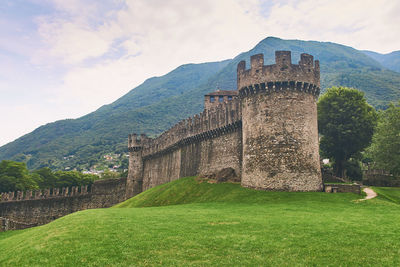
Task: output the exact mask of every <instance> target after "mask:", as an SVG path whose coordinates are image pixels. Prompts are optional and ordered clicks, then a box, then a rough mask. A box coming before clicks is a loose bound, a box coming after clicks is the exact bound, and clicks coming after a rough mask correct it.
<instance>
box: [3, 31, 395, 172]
mask: <svg viewBox="0 0 400 267" xmlns="http://www.w3.org/2000/svg"><path fill="white" fill-rule="evenodd" d="M276 50H290V51H292V62H293V63H294V64H295V63H297V62H298V60H299V55H300V54H301V53H303V52H306V53H309V54H311V55H313V56H314V57H315V59H318V60H320V62H321V87H322V89H323V90H324V89H325V88H328V87H331V86H334V85H335V86H349V87H356V88H358V89H360V90H362V91H364V92H365V94H366V97H367V99H368V102H369V103H370V104H372V105H374V106H375V107H376V108H385V107H386V106H387V104H388V103H389V102H390V101H395V100H397V99H400V88H399V84H400V73H398V72H394V71H391V70H389V69H386V68H385V67H384V66H383V65H382V64H381V63H379V62H378V61H376V60H375V59H373V58H372V57H371V56H368V55H366V54H365V53H364V52H362V51H358V50H356V49H354V48H351V47H347V46H343V45H339V44H335V43H329V42H315V41H299V40H282V39H279V38H274V37H268V38H266V39H264V40H262V41H261V42H260V43H259V44H257V45H256V46H255V47H254V48H253V49H251V50H250V51H248V52H245V53H241V54H240V55H238V56H236V57H235V58H233V59H231V60H225V61H222V62H213V63H204V64H188V65H183V66H180V67H179V68H177V69H175V70H173V71H171V72H170V73H168V74H166V75H164V76H161V77H154V78H151V79H148V80H147V81H145V82H144V83H143V84H142V85H140V86H138V87H136V88H134V89H132V90H131V91H130V92H129V93H128V94H126V95H124V96H122V97H121V98H120V99H118V100H117V101H115V102H114V103H112V104H110V105H106V106H103V107H101V108H100V109H98V110H97V111H95V112H92V113H90V114H88V115H86V116H83V117H81V118H79V119H74V120H72V119H70V120H62V121H57V122H54V123H49V124H47V125H44V126H42V127H39V128H38V129H36V130H35V131H33V132H32V133H29V134H27V135H25V136H23V137H21V138H19V139H17V140H15V141H14V142H11V143H9V144H7V145H4V146H2V147H1V148H0V160H2V159H13V160H18V161H25V162H27V165H28V167H29V168H31V169H36V168H40V167H47V166H48V167H51V168H55V169H65V168H71V169H73V168H77V169H78V170H81V169H88V168H90V167H92V166H94V165H96V164H97V163H98V162H99V161H100V159H101V157H102V156H103V155H104V154H105V153H111V152H112V153H119V154H122V153H125V152H126V140H127V136H128V134H130V133H132V132H136V133H146V134H149V135H150V136H156V135H158V134H160V133H161V132H163V131H164V130H166V129H168V128H169V127H171V126H172V125H173V124H175V123H177V122H178V121H179V120H181V119H184V118H187V117H188V116H191V115H194V114H196V113H199V112H201V111H202V109H203V100H204V97H203V96H204V94H205V93H208V92H210V91H214V90H216V89H217V88H220V89H222V90H233V89H236V67H237V64H238V62H239V61H241V60H246V61H247V67H249V59H250V56H251V55H253V54H256V53H263V54H264V57H265V64H273V63H274V57H275V56H274V53H275V51H276ZM385 64H386V63H385ZM71 155H73V156H74V157H73V158H69V160H65V159H64V157H68V156H71Z"/></svg>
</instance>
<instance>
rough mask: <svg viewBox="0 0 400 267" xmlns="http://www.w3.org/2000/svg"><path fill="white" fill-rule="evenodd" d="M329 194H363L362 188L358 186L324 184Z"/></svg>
mask: <svg viewBox="0 0 400 267" xmlns="http://www.w3.org/2000/svg"><path fill="white" fill-rule="evenodd" d="M324 191H325V192H327V193H355V194H361V186H360V185H358V184H330V183H326V184H324Z"/></svg>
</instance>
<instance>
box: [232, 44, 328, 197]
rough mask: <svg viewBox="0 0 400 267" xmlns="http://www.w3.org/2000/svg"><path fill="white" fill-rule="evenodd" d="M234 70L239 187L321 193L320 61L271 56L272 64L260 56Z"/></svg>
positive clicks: (278, 54) (282, 53) (284, 54)
mask: <svg viewBox="0 0 400 267" xmlns="http://www.w3.org/2000/svg"><path fill="white" fill-rule="evenodd" d="M250 61H251V66H250V69H249V70H246V63H245V61H241V62H240V63H239V64H238V67H237V84H238V90H239V97H240V98H241V100H242V101H241V102H242V129H243V163H242V164H243V165H242V186H245V187H251V188H258V189H266V190H282V191H321V190H322V179H321V169H320V161H319V144H318V127H317V103H316V101H317V98H318V95H319V92H320V88H319V86H320V74H319V61H317V60H316V61H315V62H314V60H313V56H311V55H308V54H301V59H300V62H299V64H298V65H295V64H292V63H291V53H290V51H276V52H275V64H273V65H267V66H264V57H263V55H262V54H258V55H254V56H252V57H251V59H250Z"/></svg>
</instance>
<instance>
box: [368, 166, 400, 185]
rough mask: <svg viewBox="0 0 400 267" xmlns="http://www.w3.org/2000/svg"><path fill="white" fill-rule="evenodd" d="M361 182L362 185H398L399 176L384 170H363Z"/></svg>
mask: <svg viewBox="0 0 400 267" xmlns="http://www.w3.org/2000/svg"><path fill="white" fill-rule="evenodd" d="M362 182H363V184H364V185H373V186H388V187H400V177H396V176H394V175H392V174H390V173H389V172H387V171H384V170H365V171H364V172H363V180H362Z"/></svg>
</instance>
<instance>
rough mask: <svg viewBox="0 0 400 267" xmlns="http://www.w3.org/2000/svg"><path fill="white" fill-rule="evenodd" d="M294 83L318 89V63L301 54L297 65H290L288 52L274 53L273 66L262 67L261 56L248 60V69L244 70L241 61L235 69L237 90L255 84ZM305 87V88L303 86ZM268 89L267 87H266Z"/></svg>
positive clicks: (243, 63) (243, 64) (311, 57)
mask: <svg viewBox="0 0 400 267" xmlns="http://www.w3.org/2000/svg"><path fill="white" fill-rule="evenodd" d="M286 81H288V82H294V83H295V84H296V88H297V84H298V83H301V84H312V87H314V86H315V87H317V88H319V87H320V67H319V61H318V60H315V61H314V58H313V56H311V55H309V54H305V53H303V54H301V56H300V61H299V64H298V65H296V64H292V60H291V52H290V51H276V52H275V64H272V65H264V56H263V54H257V55H253V56H251V58H250V69H248V70H246V62H245V61H241V62H239V64H238V67H237V86H238V90H241V89H242V88H244V87H248V86H254V85H256V84H267V83H275V82H286ZM305 87H307V86H305ZM267 88H269V86H267Z"/></svg>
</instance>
